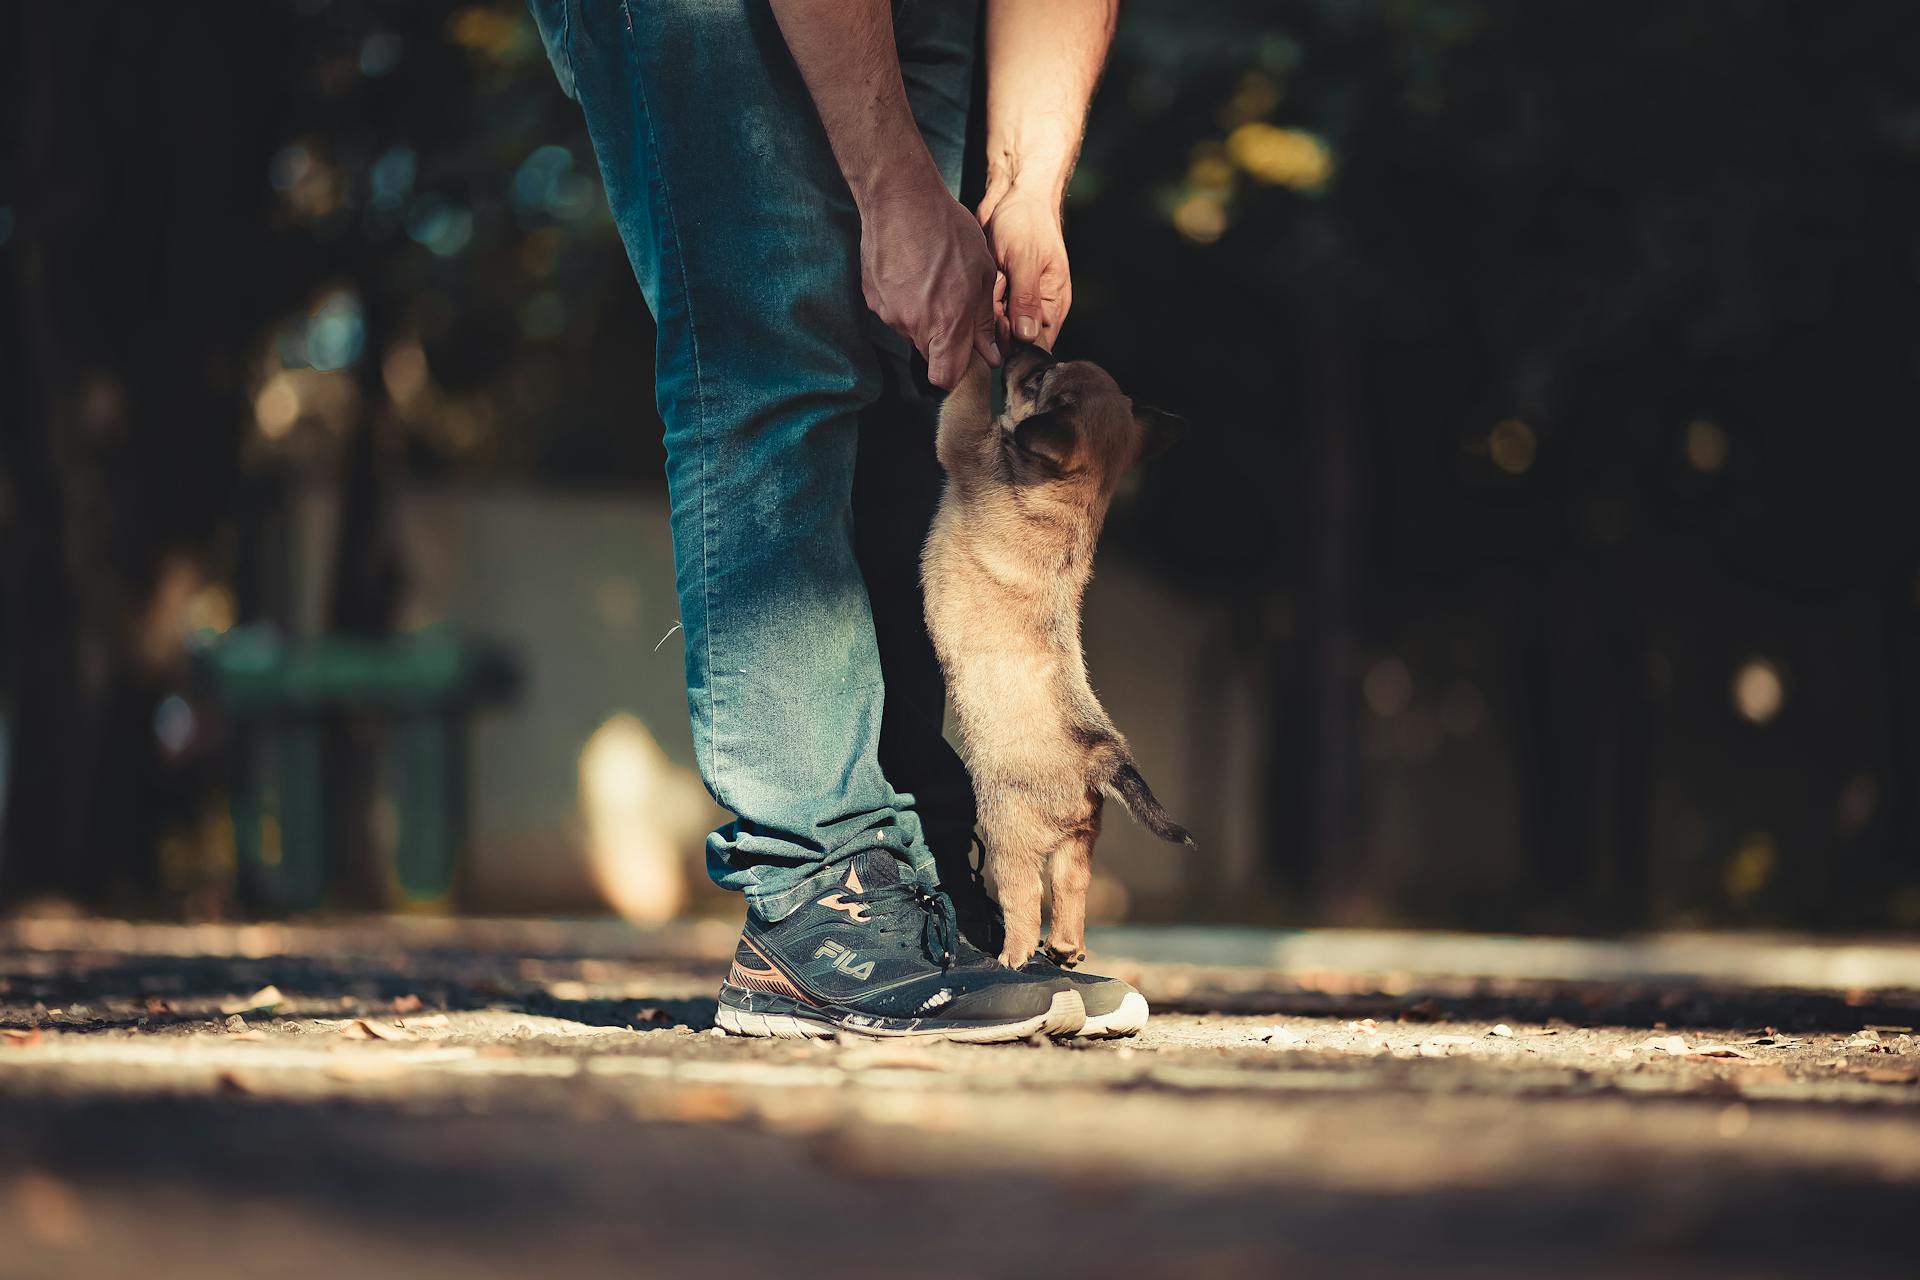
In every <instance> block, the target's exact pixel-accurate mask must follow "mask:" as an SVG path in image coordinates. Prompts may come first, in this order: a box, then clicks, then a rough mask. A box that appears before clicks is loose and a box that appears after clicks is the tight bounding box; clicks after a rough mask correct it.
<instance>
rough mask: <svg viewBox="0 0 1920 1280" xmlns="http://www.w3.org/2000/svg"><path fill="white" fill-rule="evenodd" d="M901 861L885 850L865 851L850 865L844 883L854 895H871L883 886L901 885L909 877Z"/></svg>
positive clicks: (854, 858)
mask: <svg viewBox="0 0 1920 1280" xmlns="http://www.w3.org/2000/svg"><path fill="white" fill-rule="evenodd" d="M905 872H906V868H905V867H904V866H902V865H901V863H900V859H898V858H896V857H894V856H893V855H892V854H890V853H888V852H887V851H886V850H885V849H863V850H861V851H860V852H859V853H857V854H855V855H854V856H853V861H852V862H851V863H850V864H848V867H847V874H846V875H845V876H844V877H842V883H843V884H845V885H846V887H847V889H848V890H849V891H850V892H853V893H870V892H872V891H873V890H875V889H878V888H879V887H880V886H882V885H888V884H899V883H900V882H901V881H902V880H905V879H906V878H907V877H906V875H905Z"/></svg>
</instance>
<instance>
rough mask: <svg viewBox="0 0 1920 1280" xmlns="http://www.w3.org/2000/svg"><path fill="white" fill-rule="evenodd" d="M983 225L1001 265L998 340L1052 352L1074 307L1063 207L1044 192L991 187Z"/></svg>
mask: <svg viewBox="0 0 1920 1280" xmlns="http://www.w3.org/2000/svg"><path fill="white" fill-rule="evenodd" d="M980 225H981V226H982V227H983V228H984V229H985V230H986V233H987V245H988V247H989V248H990V249H991V250H992V252H993V258H994V261H995V262H996V263H998V264H999V267H1000V276H999V278H998V279H997V280H996V281H995V282H994V288H993V301H994V313H995V319H996V322H997V325H996V336H997V337H999V339H1000V340H1001V341H1002V342H1005V341H1007V340H1008V339H1009V338H1013V339H1017V340H1019V341H1021V342H1031V343H1033V344H1035V345H1036V346H1039V347H1044V348H1045V349H1046V350H1048V351H1051V350H1053V344H1054V340H1055V339H1056V338H1058V337H1059V335H1060V326H1061V325H1063V324H1065V323H1066V320H1067V312H1068V311H1069V310H1071V309H1072V307H1073V275H1072V273H1071V271H1069V269H1068V267H1067V244H1066V241H1065V239H1063V238H1062V236H1061V234H1060V207H1059V203H1058V202H1057V201H1056V200H1054V199H1052V198H1050V197H1048V196H1046V195H1044V194H1040V193H1035V192H1028V191H1022V190H1020V189H1018V188H1017V187H1014V186H1011V185H1009V186H999V187H996V186H995V185H994V184H992V183H989V184H988V187H987V196H986V199H984V200H982V201H981V202H980Z"/></svg>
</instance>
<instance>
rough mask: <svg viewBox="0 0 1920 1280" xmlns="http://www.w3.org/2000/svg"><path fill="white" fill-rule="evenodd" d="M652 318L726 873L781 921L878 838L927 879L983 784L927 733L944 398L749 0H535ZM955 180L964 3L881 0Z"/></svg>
mask: <svg viewBox="0 0 1920 1280" xmlns="http://www.w3.org/2000/svg"><path fill="white" fill-rule="evenodd" d="M530 4H531V7H532V9H533V12H534V16H535V19H536V20H537V21H538V23H539V25H540V29H541V35H542V37H543V38H544V40H545V42H546V46H547V52H548V54H549V56H550V57H551V59H552V61H553V64H554V69H555V71H556V73H557V74H558V75H559V78H560V83H561V86H562V88H564V89H565V90H566V91H567V92H568V94H569V95H570V96H572V97H573V98H575V99H576V100H577V101H578V102H579V103H580V106H581V108H582V110H583V111H584V112H585V113H586V121H587V132H588V134H589V136H590V137H591V138H592V140H593V148H594V153H595V156H596V157H597V159H598V161H599V165H600V172H601V176H602V178H603V180H604V182H605V184H606V191H607V199H608V203H609V204H610V205H611V207H612V209H613V214H614V218H615V221H616V222H617V224H618V226H619V229H620V235H621V238H622V239H623V241H624V242H625V244H626V249H627V254H628V257H629V259H630V260H631V262H632V264H633V271H634V274H635V275H636V276H637V277H638V278H639V281H640V287H641V290H642V291H643V292H644V293H645V295H646V300H647V306H648V307H649V308H650V309H651V310H652V312H653V316H654V319H655V321H656V322H657V324H658V327H659V338H658V346H657V352H656V363H657V383H656V393H657V396H658V400H659V408H660V416H661V418H662V419H663V420H664V422H665V424H666V447H667V483H668V488H669V492H670V496H671V502H672V523H673V544H674V562H675V570H676V572H675V579H676V581H675V587H676V590H677V591H678V594H679V598H680V620H681V623H682V625H683V627H684V638H685V645H686V666H687V708H688V711H689V713H690V714H691V716H692V719H693V741H694V750H695V754H696V756H697V757H698V763H699V766H700V773H701V776H702V777H703V778H704V779H705V780H706V784H707V789H708V790H709V791H711V792H712V793H713V797H714V799H715V800H717V801H718V802H719V803H720V804H721V805H723V806H725V807H726V808H727V809H729V810H731V811H732V812H733V813H734V814H736V815H738V817H737V819H736V821H734V822H732V823H730V824H728V825H727V826H725V827H723V828H721V829H720V830H718V831H715V832H714V833H713V834H712V835H710V836H709V837H708V838H707V864H708V870H709V872H710V873H711V874H712V876H713V878H714V881H715V882H716V883H718V884H719V885H721V886H722V887H724V888H728V889H737V890H740V891H741V892H743V893H745V894H746V896H747V900H748V903H749V904H750V906H751V907H752V909H753V910H754V911H755V912H756V913H757V914H758V915H759V916H760V917H761V918H762V919H765V920H768V921H772V920H778V919H780V918H781V917H782V916H784V915H786V914H787V913H788V912H790V911H792V910H793V909H794V908H796V907H798V906H800V905H801V904H803V903H804V902H806V901H808V900H809V899H810V898H812V897H813V896H815V895H817V894H819V893H821V892H824V891H825V888H826V886H827V884H828V883H829V882H832V881H834V880H836V879H838V878H839V877H841V876H843V875H844V874H845V873H844V868H843V867H842V865H841V864H843V863H845V862H846V861H848V860H849V859H851V858H853V857H854V856H855V855H856V854H858V853H860V852H862V851H864V850H868V849H874V848H883V849H889V850H892V851H893V852H894V853H896V854H897V855H899V856H900V857H901V858H903V859H904V860H905V861H906V862H908V863H909V864H911V865H912V866H913V867H914V869H915V872H916V874H917V876H918V878H919V879H920V880H921V881H922V882H923V883H926V884H928V885H932V884H935V883H937V882H938V870H937V867H936V862H935V858H934V850H935V849H938V850H940V853H941V859H942V860H943V861H946V862H948V864H949V865H950V866H954V865H957V860H958V859H963V858H965V857H966V856H967V851H968V846H969V842H970V840H971V837H972V832H973V822H974V809H973V794H972V791H971V788H970V786H969V784H968V781H967V775H966V770H965V769H964V768H963V767H962V766H961V764H960V761H959V759H958V758H957V757H956V756H955V754H954V752H953V750H952V749H951V748H950V747H949V746H948V745H947V743H946V741H945V740H944V739H943V738H942V737H941V732H940V729H941V717H942V713H943V709H944V705H945V690H944V688H943V686H942V683H941V677H940V671H939V666H938V663H937V662H936V661H935V659H934V654H933V648H932V644H931V642H930V641H929V639H928V637H927V634H926V627H925V623H924V621H923V615H922V610H921V601H920V579H919V551H920V545H921V543H922V542H923V541H924V540H925V537H926V530H927V525H928V522H929V521H930V519H931V517H932V513H933V508H934V506H935V504H936V503H937V501H938V499H939V493H940V472H939V467H938V464H937V463H936V462H935V460H934V456H933V425H934V418H935V414H936V411H937V408H938V402H937V400H935V399H934V398H933V396H932V394H931V393H930V392H929V391H928V390H927V389H926V388H925V385H924V383H923V382H922V381H921V380H920V379H918V378H916V377H915V376H914V375H913V373H912V371H911V369H910V367H909V364H908V358H909V357H910V355H911V348H910V347H909V346H908V344H907V343H906V342H905V341H904V340H903V339H901V338H900V336H899V335H898V334H895V333H893V332H892V331H891V330H889V329H887V328H886V327H885V326H884V325H882V324H881V323H880V321H879V320H878V319H877V318H876V317H874V316H873V314H872V313H871V312H869V311H868V309H867V307H866V304H865V303H864V301H863V300H862V296H861V291H860V250H859V246H860V224H859V218H858V216H857V214H856V211H855V209H854V204H853V197H852V195H851V193H850V192H849V191H848V189H847V185H846V183H845V181H844V180H843V179H842V178H841V176H840V171H839V168H838V167H837V166H836V165H835V163H834V159H833V154H832V152H831V150H830V149H829V147H828V144H827V137H826V132H825V130H824V128H823V127H822V126H821V124H820V119H819V116H818V114H817V113H816V112H815V110H814V107H813V101H812V99H811V98H810V97H809V96H808V94H807V89H806V85H805V84H804V83H803V82H802V80H801V78H800V73H799V69H798V68H797V67H796V66H795V65H794V62H793V58H792V56H791V55H790V54H789V53H788V51H787V46H786V42H785V41H784V40H783V39H782V37H781V35H780V31H779V28H778V27H777V26H776V25H775V23H774V19H773V14H772V12H771V11H770V10H769V8H768V6H767V4H766V2H765V0H530ZM894 10H895V40H896V43H897V45H898V48H899V53H900V63H901V69H902V72H903V73H904V76H905V79H906V83H907V92H908V97H909V100H910V101H911V104H912V107H913V111H914V116H915V119H916V121H917V122H918V123H919V126H920V130H921V133H922V135H923V136H924V137H925V139H926V141H927V144H928V147H929V149H930V150H931V151H932V153H933V157H934V159H935V161H936V162H937V163H938V164H939V166H940V167H941V169H942V171H943V173H944V174H945V175H946V178H947V183H948V185H949V187H950V188H953V189H955V190H956V191H957V189H958V185H959V180H960V170H961V162H962V157H963V152H964V146H965V140H966V130H967V116H968V111H969V108H970V105H971V99H972V96H973V64H974V39H975V32H976V29H977V26H978V22H979V6H978V4H977V0H896V3H895V5H894Z"/></svg>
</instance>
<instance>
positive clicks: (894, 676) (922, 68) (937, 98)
mask: <svg viewBox="0 0 1920 1280" xmlns="http://www.w3.org/2000/svg"><path fill="white" fill-rule="evenodd" d="M979 9H980V6H979V5H978V4H977V3H974V2H972V0H944V2H941V3H935V2H934V0H902V3H900V4H897V5H896V6H895V10H894V38H895V43H896V45H897V47H898V49H899V52H900V66H901V74H902V76H903V78H904V79H905V81H906V87H907V99H908V102H909V103H910V104H911V105H912V108H913V114H914V119H915V121H916V122H917V123H918V124H919V126H920V133H921V136H922V137H923V138H925V139H926V142H927V148H928V150H929V151H931V152H932V154H933V158H934V162H935V163H936V164H937V165H939V167H940V171H941V173H942V175H943V176H944V177H945V178H946V181H947V186H948V189H949V190H951V191H953V192H954V194H955V195H958V194H959V193H960V181H961V172H962V169H963V167H964V160H965V147H966V139H967V128H968V118H969V113H970V112H971V111H972V109H973V107H974V60H975V49H976V39H977V35H978V30H979V16H980V14H979ZM902 349H904V344H899V345H898V346H895V347H893V348H892V349H890V350H888V351H886V352H885V353H884V354H883V356H882V373H883V378H884V388H883V391H882V394H881V395H880V397H879V398H878V399H877V400H876V401H875V402H874V404H873V405H871V406H869V407H868V409H867V410H866V411H865V412H864V413H863V414H862V415H861V418H860V446H859V462H858V465H857V468H856V471H855V478H854V488H853V518H854V545H855V550H856V552H857V554H858V556H859V560H860V568H861V570H862V572H863V574H864V575H865V578H866V582H867V593H868V595H869V597H870V598H871V600H872V603H873V623H874V631H875V634H876V636H877V638H878V641H879V650H880V665H881V669H882V671H883V672H884V674H885V680H886V687H887V699H886V709H885V714H884V715H883V717H882V720H881V727H880V765H881V768H882V769H883V770H884V771H885V773H886V776H887V780H888V781H889V782H891V783H892V784H893V786H894V788H895V789H896V790H898V791H900V792H903V793H906V794H907V795H910V796H911V797H912V802H913V807H914V810H915V811H916V812H917V813H918V814H919V815H920V823H921V828H922V830H923V832H924V833H925V836H926V840H927V843H928V845H930V846H931V848H932V850H933V854H934V858H935V860H936V862H937V864H938V867H939V875H940V883H941V885H942V886H943V887H946V888H953V887H954V886H956V885H958V884H960V883H962V882H963V881H964V868H965V867H966V865H967V858H968V855H969V853H970V850H971V843H972V839H973V827H974V798H973V786H972V783H971V782H970V781H969V779H968V777H967V770H966V767H965V766H964V765H963V764H962V763H961V762H960V757H959V756H958V755H957V754H955V752H954V750H953V748H952V747H951V746H950V745H949V744H948V742H947V740H946V738H945V737H944V736H943V735H942V732H941V727H942V723H943V720H944V717H945V711H946V685H945V682H944V680H943V679H942V677H941V674H940V664H939V661H938V659H937V658H936V657H935V655H934V651H933V641H932V639H931V638H930V637H929V636H928V635H927V626H926V616H925V609H924V607H923V604H922V601H921V591H920V548H921V546H922V545H923V544H924V543H925V542H926V538H927V528H928V526H929V525H930V524H931V523H932V520H933V512H934V509H935V507H936V506H938V504H939V501H940V490H941V484H942V479H941V472H940V464H939V462H938V460H937V459H936V458H935V457H934V451H933V439H934V425H935V422H936V420H937V418H938V416H939V409H940V401H939V393H938V392H937V391H935V390H934V389H933V388H931V387H930V386H928V385H927V383H926V381H925V380H924V378H922V377H919V376H918V375H916V373H915V372H914V370H913V368H912V367H911V366H910V363H909V361H908V360H907V359H906V358H904V357H903V356H902V355H900V354H897V353H898V352H899V351H900V350H902Z"/></svg>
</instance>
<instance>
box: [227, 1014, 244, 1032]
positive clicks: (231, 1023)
mask: <svg viewBox="0 0 1920 1280" xmlns="http://www.w3.org/2000/svg"><path fill="white" fill-rule="evenodd" d="M246 1029H247V1020H246V1019H245V1018H243V1017H241V1016H240V1015H239V1014H237V1013H236V1014H233V1015H232V1016H231V1017H229V1018H228V1019H227V1030H229V1031H231V1032H233V1034H235V1035H240V1034H241V1033H242V1032H244V1031H245V1030H246Z"/></svg>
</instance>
